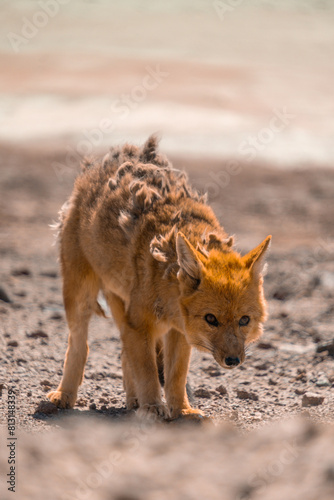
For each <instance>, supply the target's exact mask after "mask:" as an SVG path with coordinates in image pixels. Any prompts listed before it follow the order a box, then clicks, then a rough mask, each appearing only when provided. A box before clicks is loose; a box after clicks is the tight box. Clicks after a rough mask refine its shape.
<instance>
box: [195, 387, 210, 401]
mask: <svg viewBox="0 0 334 500" xmlns="http://www.w3.org/2000/svg"><path fill="white" fill-rule="evenodd" d="M194 395H195V396H196V397H197V398H206V399H210V398H211V393H210V391H208V389H204V388H202V387H201V388H199V389H196V391H195V392H194Z"/></svg>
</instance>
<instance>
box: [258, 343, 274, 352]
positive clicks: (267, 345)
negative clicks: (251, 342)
mask: <svg viewBox="0 0 334 500" xmlns="http://www.w3.org/2000/svg"><path fill="white" fill-rule="evenodd" d="M257 348H258V349H264V350H267V349H275V346H274V345H273V344H272V343H271V342H259V343H258V344H257Z"/></svg>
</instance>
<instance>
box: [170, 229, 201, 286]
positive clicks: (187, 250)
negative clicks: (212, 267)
mask: <svg viewBox="0 0 334 500" xmlns="http://www.w3.org/2000/svg"><path fill="white" fill-rule="evenodd" d="M176 253H177V261H178V264H179V266H180V270H179V272H178V273H177V277H178V279H179V280H180V281H181V280H187V279H188V281H189V279H190V280H191V282H192V285H193V286H194V285H196V286H198V285H199V283H200V281H201V278H202V263H201V261H200V260H199V259H198V258H197V255H196V250H195V249H194V247H193V246H192V245H191V243H189V241H188V240H187V238H186V237H185V236H184V235H183V234H182V233H181V232H178V233H177V236H176Z"/></svg>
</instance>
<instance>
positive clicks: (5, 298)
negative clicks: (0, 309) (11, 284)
mask: <svg viewBox="0 0 334 500" xmlns="http://www.w3.org/2000/svg"><path fill="white" fill-rule="evenodd" d="M0 300H2V301H3V302H7V303H10V302H11V300H10V298H9V297H8V295H7V293H6V292H5V290H4V289H3V288H2V286H0Z"/></svg>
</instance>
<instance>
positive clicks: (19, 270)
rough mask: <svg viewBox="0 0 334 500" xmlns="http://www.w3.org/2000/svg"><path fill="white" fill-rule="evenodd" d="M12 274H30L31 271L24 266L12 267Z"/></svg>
mask: <svg viewBox="0 0 334 500" xmlns="http://www.w3.org/2000/svg"><path fill="white" fill-rule="evenodd" d="M11 274H12V276H31V271H30V270H29V269H28V268H26V267H20V268H17V269H13V271H12V273H11Z"/></svg>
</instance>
